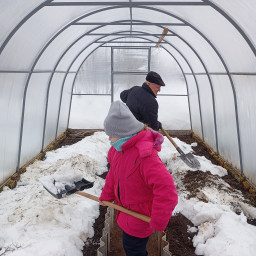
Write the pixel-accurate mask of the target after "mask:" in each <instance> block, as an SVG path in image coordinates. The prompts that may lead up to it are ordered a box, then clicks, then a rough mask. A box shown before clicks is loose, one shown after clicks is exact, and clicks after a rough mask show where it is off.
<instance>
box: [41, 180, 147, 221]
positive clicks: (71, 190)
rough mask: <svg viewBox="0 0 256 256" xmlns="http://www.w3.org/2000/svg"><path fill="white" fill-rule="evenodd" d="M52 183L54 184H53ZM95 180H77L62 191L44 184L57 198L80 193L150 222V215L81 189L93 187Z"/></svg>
mask: <svg viewBox="0 0 256 256" xmlns="http://www.w3.org/2000/svg"><path fill="white" fill-rule="evenodd" d="M54 183H55V182H53V185H54ZM51 185H52V184H51ZM93 185H94V184H93V182H90V181H88V180H86V179H82V180H80V181H77V182H74V186H72V187H71V186H69V185H65V189H64V190H62V191H60V192H57V193H55V192H53V191H52V189H51V188H50V187H51V186H49V187H48V186H47V185H46V184H43V186H44V188H45V189H46V190H47V191H48V192H49V193H50V194H51V195H52V196H54V197H55V198H57V199H60V198H63V197H65V196H68V195H71V194H78V195H80V196H84V197H86V198H89V199H91V200H94V201H96V202H99V203H100V202H102V203H103V204H104V205H106V206H110V207H112V208H114V209H116V210H118V211H121V212H124V213H126V214H129V215H131V216H133V217H135V218H138V219H140V220H143V221H145V222H148V223H149V222H150V220H151V218H150V217H148V216H145V215H143V214H140V213H138V212H134V211H131V210H128V209H126V208H124V207H122V206H120V205H117V204H115V203H111V202H109V201H100V200H99V198H98V197H96V196H94V195H91V194H88V193H85V192H83V191H80V190H84V189H89V188H91V187H93Z"/></svg>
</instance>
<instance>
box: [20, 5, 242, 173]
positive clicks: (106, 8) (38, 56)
mask: <svg viewBox="0 0 256 256" xmlns="http://www.w3.org/2000/svg"><path fill="white" fill-rule="evenodd" d="M158 5H159V4H158ZM44 6H47V5H44ZM138 7H139V8H144V9H145V8H146V9H151V10H155V11H158V12H164V11H162V10H158V9H155V8H149V7H145V6H143V5H142V6H138ZM114 8H119V7H109V8H106V9H108V10H109V9H114ZM106 9H105V10H106ZM102 11H104V9H100V10H97V11H95V12H94V13H96V12H102ZM165 13H166V14H168V15H169V16H173V17H174V15H172V14H171V13H168V12H165ZM91 14H92V13H90V14H88V15H87V16H89V15H91ZM31 16H32V15H31ZM85 16H86V15H85ZM176 18H177V19H179V20H181V19H180V18H178V17H176ZM79 19H81V17H80V18H79ZM79 19H78V20H79ZM185 22H186V21H185ZM186 23H187V24H189V23H188V22H186ZM72 24H73V23H72V22H71V23H70V24H69V25H68V26H70V25H72ZM20 26H21V25H20ZM189 26H190V27H191V28H192V29H195V28H194V27H193V26H192V25H191V24H189ZM66 28H67V27H65V28H64V29H66ZM64 29H63V30H64ZM63 30H62V31H63ZM196 31H197V32H199V30H196ZM59 33H60V31H59V32H58V33H57V34H59ZM57 34H56V35H55V36H56V37H57ZM200 34H201V35H202V33H200ZM54 38H55V37H54ZM54 38H52V39H51V40H50V41H53V40H54ZM203 38H205V39H206V37H204V36H203ZM208 42H209V40H208ZM47 45H49V43H48V44H47ZM211 46H212V45H211ZM41 54H42V52H41ZM41 54H40V56H41ZM40 56H39V55H38V59H39V58H40ZM218 56H220V55H219V54H218ZM222 60H223V59H222ZM222 63H223V62H222ZM33 66H35V65H33ZM30 74H32V70H31V71H30ZM30 76H31V75H29V77H30ZM230 79H231V80H232V78H231V77H230ZM24 94H25V93H24ZM47 100H48V99H47ZM22 123H23V122H22ZM22 126H23V124H22ZM21 134H22V132H21ZM238 137H239V136H238ZM238 144H239V145H240V143H238ZM20 146H21V143H20ZM19 158H20V150H19ZM240 159H241V155H240ZM18 167H19V164H18ZM241 169H242V165H241Z"/></svg>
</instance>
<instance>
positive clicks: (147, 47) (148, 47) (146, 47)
mask: <svg viewBox="0 0 256 256" xmlns="http://www.w3.org/2000/svg"><path fill="white" fill-rule="evenodd" d="M142 33H143V32H142ZM142 35H143V34H142ZM107 36H111V34H110V35H107ZM120 36H122V35H120ZM119 38H120V37H119ZM119 38H114V39H111V40H109V42H111V41H113V40H116V39H119ZM123 38H127V37H123ZM136 38H139V37H136ZM141 39H145V38H143V37H142V38H141ZM99 40H100V39H99ZM146 40H149V39H146ZM149 41H152V40H149ZM109 42H108V43H109ZM152 42H153V41H152ZM103 44H105V43H103ZM103 44H102V45H103ZM102 45H100V46H98V47H96V48H95V49H94V50H93V51H92V52H90V54H88V55H87V56H86V58H85V59H84V60H83V61H82V63H81V64H80V66H79V68H78V70H77V73H76V75H75V77H74V80H73V85H72V91H73V87H74V84H75V80H76V77H77V74H78V72H79V70H80V68H81V67H82V65H83V64H84V62H85V61H86V59H87V58H88V57H89V56H90V55H91V54H92V53H93V52H95V51H96V50H97V49H98V48H100V47H102ZM87 47H89V45H88V46H86V47H85V48H84V49H83V50H82V52H83V51H84V50H85V49H86V48H87ZM111 48H115V47H111ZM125 48H127V47H125ZM129 48H131V49H134V47H132V46H130V47H129ZM139 48H140V49H142V48H143V49H149V50H150V49H151V46H145V47H139ZM163 48H164V47H163ZM164 49H165V48H164ZM165 50H166V51H167V52H168V53H169V54H170V55H171V56H172V57H173V58H174V60H175V61H176V63H177V65H178V66H179V67H180V69H181V72H182V74H183V76H184V79H185V83H186V87H187V92H188V84H187V79H186V76H185V75H184V71H183V69H182V67H181V65H180V64H179V62H178V61H177V59H176V58H175V57H174V56H173V55H172V54H171V53H170V52H169V51H168V50H167V49H165ZM79 56H80V54H79V55H77V56H76V58H75V59H74V60H73V62H72V64H71V66H72V65H73V63H74V62H75V60H76V59H77V58H78V57H79ZM111 58H112V50H111ZM184 60H185V62H187V60H186V59H184ZM111 62H112V61H111ZM71 66H70V68H71ZM188 66H189V64H188ZM191 71H192V72H193V70H191ZM112 75H113V72H111V76H112ZM111 91H113V89H111ZM186 96H187V97H188V107H189V116H190V124H191V125H192V120H191V112H190V103H189V95H186ZM112 97H113V93H112V92H111V101H113V98H112ZM71 102H72V96H71V99H70V107H69V117H70V110H71ZM200 112H201V111H200ZM69 117H68V123H67V127H68V124H69Z"/></svg>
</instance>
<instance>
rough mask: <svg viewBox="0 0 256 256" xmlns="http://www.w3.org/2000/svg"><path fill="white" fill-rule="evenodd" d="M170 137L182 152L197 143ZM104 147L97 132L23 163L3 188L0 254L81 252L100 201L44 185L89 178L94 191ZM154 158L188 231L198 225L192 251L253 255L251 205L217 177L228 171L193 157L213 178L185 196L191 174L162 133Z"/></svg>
mask: <svg viewBox="0 0 256 256" xmlns="http://www.w3.org/2000/svg"><path fill="white" fill-rule="evenodd" d="M174 140H175V142H176V143H177V144H178V146H179V147H180V148H181V149H182V150H183V151H184V152H185V153H188V152H193V148H192V146H196V145H194V144H193V145H187V144H186V143H184V142H181V141H179V140H178V139H176V138H175V139H174ZM109 147H110V144H109V141H108V137H107V136H106V135H105V134H104V133H103V132H98V133H95V134H94V135H93V136H90V137H86V138H85V139H83V140H82V141H80V142H78V143H76V144H74V145H71V146H68V147H63V148H60V149H58V150H55V151H52V152H48V153H47V154H46V159H45V160H44V161H36V162H35V163H33V164H32V165H30V166H29V167H28V168H27V172H26V173H24V174H23V175H22V176H21V180H20V181H19V183H18V185H17V187H16V188H15V189H13V190H10V189H8V188H5V190H4V191H3V192H2V193H0V202H1V207H0V223H1V227H0V230H1V232H0V255H5V256H9V255H11V256H24V255H26V256H30V255H31V256H32V255H33V256H34V255H38V256H46V255H47V256H56V255H63V256H64V255H65V256H82V249H83V245H84V242H85V241H86V239H87V238H89V237H92V236H93V235H94V230H93V224H94V221H95V219H96V218H97V217H98V215H99V205H98V203H97V202H95V201H92V200H90V199H87V198H84V197H81V196H79V195H70V196H67V197H65V198H62V199H56V198H54V197H53V196H52V195H50V194H49V193H48V192H47V191H46V190H45V189H44V188H43V186H42V184H41V182H45V184H48V185H49V184H53V180H56V181H57V182H59V184H58V185H59V187H58V189H59V190H61V189H62V188H63V184H64V183H65V182H68V183H70V184H72V183H73V182H74V181H77V180H79V179H81V178H85V179H86V180H89V181H91V182H94V186H93V187H92V188H90V189H87V190H86V192H88V193H90V194H93V195H96V196H99V195H100V193H101V190H102V187H103V185H104V180H103V179H101V178H100V177H99V176H98V175H101V174H102V173H104V172H106V171H107V167H106V166H107V152H108V149H109ZM159 156H160V157H161V159H162V161H163V162H164V163H165V164H166V165H167V168H168V169H169V170H170V172H171V173H172V175H173V177H174V180H175V183H176V186H177V188H178V193H179V204H178V206H177V207H176V209H175V213H177V212H181V213H182V214H183V215H184V216H186V217H187V218H188V219H190V220H191V221H192V223H193V224H194V225H195V226H197V229H196V228H194V227H193V228H188V232H197V230H198V233H197V235H196V236H195V237H194V239H193V244H194V246H195V252H196V254H198V255H206V256H216V255H222V256H228V255H232V256H238V255H239V256H240V255H241V254H242V253H243V255H246V256H254V255H255V252H256V244H255V241H256V227H255V226H252V225H249V224H247V222H246V218H247V216H252V217H255V216H256V209H255V208H254V207H252V206H250V205H248V204H247V203H246V202H244V201H243V197H242V195H241V193H239V191H233V190H230V187H229V186H228V185H227V184H226V183H225V182H224V181H221V180H219V179H217V178H216V177H221V176H223V175H225V174H226V173H227V172H226V170H225V169H223V168H222V167H219V166H215V165H213V164H211V162H210V161H208V160H207V159H206V158H205V157H199V156H197V159H198V160H199V161H200V163H201V168H200V172H202V174H206V175H208V173H211V174H212V175H217V176H213V178H212V179H210V180H209V183H208V184H209V185H206V186H203V187H200V186H199V187H198V190H195V191H194V192H195V193H194V194H195V195H196V196H195V197H191V198H189V195H190V193H189V192H188V191H187V190H186V184H185V182H184V181H185V178H186V175H188V174H189V172H195V171H194V170H192V169H191V168H189V167H188V166H186V165H185V163H183V161H182V160H181V159H180V158H179V157H178V156H179V153H178V152H177V150H176V149H175V148H174V147H173V146H172V144H171V143H170V141H169V140H168V139H166V138H165V141H164V143H163V148H162V151H161V152H160V153H159ZM63 178H64V180H63ZM40 180H41V182H40ZM220 187H221V188H222V189H219V188H220ZM235 211H240V214H236V213H235Z"/></svg>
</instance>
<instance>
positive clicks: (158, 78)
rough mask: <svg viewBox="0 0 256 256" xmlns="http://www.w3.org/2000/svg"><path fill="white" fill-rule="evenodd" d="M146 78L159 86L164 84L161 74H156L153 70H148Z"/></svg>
mask: <svg viewBox="0 0 256 256" xmlns="http://www.w3.org/2000/svg"><path fill="white" fill-rule="evenodd" d="M146 80H147V81H149V82H151V83H154V84H158V85H160V86H165V83H164V81H163V80H162V78H161V76H160V75H159V74H157V73H156V72H154V71H150V72H149V73H148V74H147V76H146Z"/></svg>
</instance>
